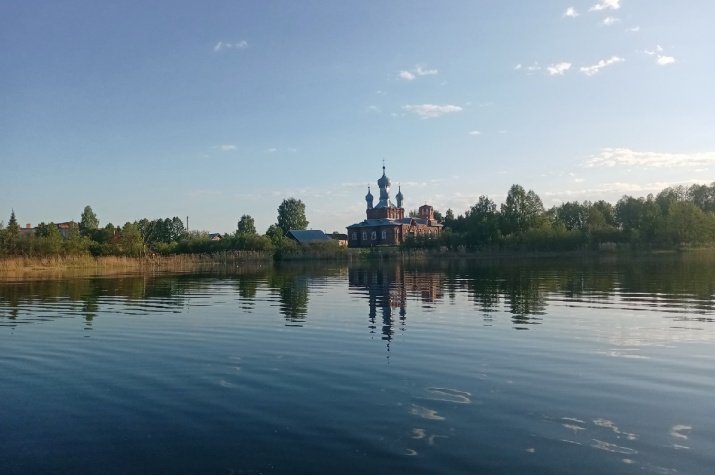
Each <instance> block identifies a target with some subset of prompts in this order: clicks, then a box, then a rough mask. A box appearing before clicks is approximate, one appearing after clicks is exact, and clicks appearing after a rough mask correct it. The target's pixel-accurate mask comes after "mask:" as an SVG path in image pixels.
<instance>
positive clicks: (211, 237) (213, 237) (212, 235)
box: [209, 233, 223, 241]
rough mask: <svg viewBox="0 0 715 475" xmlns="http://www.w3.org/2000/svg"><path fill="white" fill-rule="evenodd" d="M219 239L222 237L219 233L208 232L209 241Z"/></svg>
mask: <svg viewBox="0 0 715 475" xmlns="http://www.w3.org/2000/svg"><path fill="white" fill-rule="evenodd" d="M221 239H223V237H222V236H221V233H209V240H210V241H220V240H221Z"/></svg>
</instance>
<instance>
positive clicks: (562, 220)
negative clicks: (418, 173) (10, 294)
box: [0, 183, 715, 270]
mask: <svg viewBox="0 0 715 475" xmlns="http://www.w3.org/2000/svg"><path fill="white" fill-rule="evenodd" d="M436 214H437V213H436ZM440 217H441V216H440ZM441 222H442V224H443V225H444V229H443V231H442V233H441V235H440V236H439V237H436V238H432V239H430V238H427V237H424V236H419V237H410V238H408V239H407V241H406V242H405V245H404V246H402V247H400V248H374V249H347V248H345V247H344V246H340V244H339V242H338V241H337V240H334V241H323V242H312V243H307V244H299V243H297V242H295V241H293V240H291V239H289V238H288V237H286V235H287V233H288V230H290V229H305V228H307V226H308V221H307V219H306V218H305V205H304V204H303V203H302V202H301V201H300V200H296V199H294V198H290V199H287V200H284V201H283V202H282V203H281V205H280V206H279V208H278V219H277V222H276V224H273V225H271V226H270V227H269V228H268V230H267V231H266V233H265V234H259V233H258V232H257V231H256V228H255V224H254V220H253V218H252V217H251V216H249V215H243V216H241V218H240V219H239V220H238V223H237V226H236V230H235V231H234V232H232V233H227V234H224V235H222V236H216V235H212V234H209V233H208V232H204V231H187V230H186V229H185V227H184V223H183V221H182V220H181V219H180V218H178V217H173V218H164V219H153V220H149V219H140V220H137V221H135V222H133V223H130V222H127V223H125V224H124V225H123V226H114V225H113V224H111V223H109V224H107V225H105V226H104V227H100V225H99V219H98V218H97V216H96V215H95V214H94V212H93V211H92V208H91V207H89V206H87V207H85V209H84V211H83V212H82V214H81V216H80V221H79V223H75V222H69V223H62V224H61V225H57V224H54V223H40V224H39V225H38V226H37V227H35V228H32V229H22V228H20V227H19V226H18V222H17V219H16V217H15V213H14V211H13V213H12V214H11V216H10V219H9V221H8V223H7V225H2V223H0V269H4V270H11V269H18V268H28V267H30V268H32V267H53V266H59V267H62V266H65V267H78V268H80V267H122V266H124V267H127V266H130V267H141V266H160V265H174V264H176V265H180V264H179V263H182V262H188V261H192V262H194V263H197V262H199V261H200V262H203V263H208V262H212V263H235V262H242V261H247V260H254V261H255V260H269V259H271V258H273V259H275V260H307V259H342V260H354V259H362V258H369V257H376V258H395V257H399V256H414V257H419V256H422V255H431V254H440V255H444V254H457V255H468V254H474V255H485V254H487V255H504V254H514V253H517V254H525V253H564V252H571V253H573V252H603V251H615V250H632V249H636V250H673V249H684V248H692V247H710V246H712V245H713V243H714V242H715V183H713V184H711V185H692V186H690V187H683V186H679V187H671V188H666V189H664V190H662V191H661V192H660V193H658V194H657V195H652V194H651V195H648V196H646V197H640V198H635V197H633V196H623V197H622V198H621V199H620V200H618V202H617V203H616V204H615V205H612V204H611V203H608V202H606V201H603V200H600V201H596V202H590V201H584V202H576V201H572V202H566V203H563V204H561V205H559V206H554V207H552V208H550V209H545V207H544V206H543V203H542V201H541V198H540V197H539V196H538V195H537V194H536V193H535V192H534V191H532V190H528V191H527V190H525V189H524V188H523V187H522V186H520V185H513V186H512V187H511V188H510V190H509V192H508V194H507V197H506V200H505V202H504V203H502V204H501V205H500V206H497V204H496V203H495V202H494V201H492V200H491V199H490V198H489V197H487V196H481V197H479V200H478V201H477V203H476V204H474V205H473V206H472V207H470V209H468V210H466V211H465V212H464V213H463V214H460V215H458V216H455V214H454V212H453V210H451V209H449V210H447V211H446V212H445V213H444V217H443V218H442V220H441ZM169 258H171V259H169Z"/></svg>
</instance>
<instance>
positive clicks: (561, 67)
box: [546, 63, 571, 76]
mask: <svg viewBox="0 0 715 475" xmlns="http://www.w3.org/2000/svg"><path fill="white" fill-rule="evenodd" d="M569 69H571V63H557V64H552V65H551V66H549V67H547V68H546V70H547V71H548V72H549V75H550V76H554V75H559V76H561V75H563V74H564V73H565V72H566V71H568V70H569Z"/></svg>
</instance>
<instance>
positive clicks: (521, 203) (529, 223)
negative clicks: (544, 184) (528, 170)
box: [501, 185, 544, 236]
mask: <svg viewBox="0 0 715 475" xmlns="http://www.w3.org/2000/svg"><path fill="white" fill-rule="evenodd" d="M543 214H544V204H543V203H542V202H541V198H539V196H538V195H537V194H536V193H534V191H533V190H529V191H528V192H527V191H526V190H524V187H522V186H521V185H512V186H511V188H510V189H509V193H508V194H507V197H506V203H504V204H502V205H501V215H502V227H501V229H502V234H504V235H505V236H506V235H508V234H515V235H517V236H521V235H523V234H524V233H525V232H526V231H528V230H529V229H530V228H533V227H536V226H538V224H539V222H540V220H541V218H542V216H543Z"/></svg>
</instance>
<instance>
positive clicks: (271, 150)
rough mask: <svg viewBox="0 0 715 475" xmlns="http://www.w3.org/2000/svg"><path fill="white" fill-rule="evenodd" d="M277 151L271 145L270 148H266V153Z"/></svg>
mask: <svg viewBox="0 0 715 475" xmlns="http://www.w3.org/2000/svg"><path fill="white" fill-rule="evenodd" d="M277 151H278V149H277V148H275V147H271V148H269V149H268V150H266V153H276V152H277Z"/></svg>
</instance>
